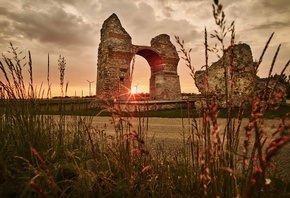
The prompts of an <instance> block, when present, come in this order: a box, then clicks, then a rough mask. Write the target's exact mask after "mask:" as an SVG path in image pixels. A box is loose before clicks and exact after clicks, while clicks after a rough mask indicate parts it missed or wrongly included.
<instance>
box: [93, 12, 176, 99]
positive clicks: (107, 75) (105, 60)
mask: <svg viewBox="0 0 290 198" xmlns="http://www.w3.org/2000/svg"><path fill="white" fill-rule="evenodd" d="M135 55H139V56H142V57H143V58H145V59H146V60H147V62H148V64H149V66H150V70H151V75H150V81H149V84H150V88H149V92H150V99H152V100H176V99H180V96H181V90H180V82H179V76H178V74H177V65H178V62H179V56H178V54H177V51H176V48H175V46H174V45H173V44H172V43H171V42H170V37H169V36H168V35H166V34H160V35H158V36H156V37H154V38H153V39H152V40H151V46H141V45H134V44H132V39H131V36H130V35H129V34H128V33H127V32H126V30H125V29H124V28H123V27H122V25H121V22H120V20H119V19H118V17H117V15H116V14H112V15H111V16H110V17H109V18H108V19H107V20H105V22H104V24H103V26H102V29H101V42H100V44H99V50H98V65H97V97H101V98H105V99H120V100H126V99H127V98H128V97H129V95H130V89H131V78H130V76H131V73H130V63H131V61H132V59H133V57H134V56H135ZM133 75H134V74H133Z"/></svg>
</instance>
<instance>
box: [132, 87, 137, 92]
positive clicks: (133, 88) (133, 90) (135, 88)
mask: <svg viewBox="0 0 290 198" xmlns="http://www.w3.org/2000/svg"><path fill="white" fill-rule="evenodd" d="M136 93H137V87H136V86H132V87H131V94H136Z"/></svg>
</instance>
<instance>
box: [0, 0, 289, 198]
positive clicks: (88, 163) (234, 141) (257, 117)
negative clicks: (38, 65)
mask: <svg viewBox="0 0 290 198" xmlns="http://www.w3.org/2000/svg"><path fill="white" fill-rule="evenodd" d="M213 10H214V17H215V19H216V22H217V25H218V27H220V31H221V34H222V35H223V36H226V33H231V40H232V42H231V45H234V26H233V24H232V25H231V26H230V27H229V28H224V26H225V22H224V13H223V10H222V6H221V5H220V4H219V3H218V1H215V2H214V4H213ZM225 31H226V32H225ZM205 32H206V31H205ZM217 33H218V32H217ZM216 36H217V35H216ZM218 40H219V41H221V42H222V46H223V40H222V39H221V38H220V37H219V39H218ZM177 42H178V43H179V44H180V45H181V51H182V52H183V55H184V59H185V60H187V61H188V67H189V68H190V72H191V74H192V75H193V74H194V68H192V66H191V60H190V57H189V54H188V52H187V51H186V50H185V49H184V46H183V43H182V42H180V40H178V39H177ZM267 46H268V43H267V45H266V47H267ZM205 49H206V57H207V56H208V54H207V52H208V51H209V49H208V46H207V34H206V33H205ZM223 50H224V49H223ZM10 51H11V52H12V58H7V57H3V62H0V69H1V71H2V74H3V76H4V79H5V80H4V81H0V87H1V95H2V96H4V98H5V99H7V100H5V106H4V105H3V104H1V105H2V106H3V109H2V110H1V111H0V145H1V150H0V197H81V196H83V197H288V196H289V194H290V185H289V181H287V180H283V179H282V177H280V176H279V175H278V174H276V173H275V169H274V168H273V167H274V165H273V164H275V161H274V160H273V159H274V158H273V157H274V156H275V155H277V154H278V153H279V151H280V150H281V149H283V147H284V146H285V145H286V144H287V143H288V142H289V140H290V139H289V129H290V125H289V123H287V119H286V118H287V116H288V113H287V112H288V110H289V106H286V107H287V108H281V109H280V111H275V117H276V116H279V119H280V120H279V123H280V124H279V127H278V128H275V129H273V132H269V131H267V133H266V132H265V131H264V130H263V121H264V118H265V116H267V112H269V110H270V114H269V116H271V115H273V112H271V108H270V107H271V105H270V104H271V103H270V101H273V100H277V99H278V98H279V97H281V96H282V95H283V94H282V93H281V94H276V95H271V93H272V92H271V90H265V94H268V97H260V96H259V95H256V96H253V101H252V104H251V106H250V110H246V109H245V108H244V107H243V106H241V107H240V108H239V109H234V108H233V107H232V106H231V102H230V101H229V102H228V106H227V108H226V109H225V110H220V109H219V108H218V105H217V102H216V101H215V98H214V97H212V96H210V95H206V100H205V106H203V107H202V108H201V109H199V111H196V110H194V109H191V108H189V109H185V110H178V111H172V112H170V114H171V113H172V114H173V113H174V112H177V113H179V114H181V113H182V115H184V116H187V117H188V120H189V122H190V126H191V128H190V130H189V131H187V132H184V133H183V134H180V135H181V136H182V138H183V145H182V146H181V147H176V148H175V149H173V150H170V151H168V148H166V147H165V146H164V145H163V144H159V143H156V144H155V143H154V141H152V142H151V144H150V145H149V144H148V142H147V139H146V133H147V131H146V130H147V126H148V124H150V123H148V122H147V121H148V120H147V119H146V118H147V116H148V115H149V113H148V112H145V113H144V112H136V114H131V113H127V114H126V116H124V114H123V112H122V111H121V110H120V109H119V108H118V107H111V106H106V110H107V111H108V112H110V115H111V124H112V125H113V126H114V127H115V134H114V135H109V134H106V130H105V127H100V126H94V125H92V116H86V117H82V116H75V117H73V121H72V122H68V120H67V117H66V116H65V111H64V108H63V106H61V107H60V109H59V112H60V113H59V116H57V117H56V116H52V115H43V114H40V113H39V112H38V111H37V105H38V103H37V99H36V98H37V96H39V94H37V93H36V91H35V88H34V85H33V75H32V61H31V56H30V53H28V61H27V63H28V68H29V69H28V71H29V82H28V84H29V85H28V86H26V83H25V79H24V77H23V76H24V75H23V72H22V68H23V64H22V62H23V59H22V58H21V57H19V53H18V52H17V49H16V48H14V47H13V45H12V44H11V49H10ZM206 60H207V58H206ZM260 60H262V56H261V59H260ZM288 64H289V62H288V63H287V64H286V66H285V68H286V67H287V66H288ZM206 65H207V63H206ZM230 67H231V66H230V65H229V66H228V67H226V69H228V68H230ZM48 71H49V69H48ZM59 71H60V86H61V95H62V96H64V95H65V91H66V89H67V86H68V84H65V83H64V74H65V60H64V58H63V57H60V59H59ZM270 71H271V69H270ZM284 71H285V70H283V71H282V72H281V74H283V72H284ZM228 75H231V74H230V73H229V74H228ZM270 75H271V72H269V76H270ZM48 76H49V74H48ZM229 79H230V78H229ZM205 83H206V76H205ZM48 84H49V80H48ZM39 92H42V91H39ZM226 94H227V95H228V96H231V89H228V90H226ZM257 94H258V93H257ZM47 95H49V90H48V94H47ZM229 98H230V97H229ZM266 98H267V99H266ZM3 101H4V100H1V101H0V102H3ZM7 101H8V102H7ZM284 110H285V111H284ZM245 112H248V113H245ZM158 113H159V115H160V114H161V113H162V112H158ZM166 114H169V113H168V112H167V113H166ZM132 116H135V117H137V118H138V123H137V125H133V124H132V123H131V117H132ZM246 116H248V119H247V122H248V124H247V126H246V127H245V128H244V129H242V128H241V127H240V126H241V125H240V123H241V121H242V120H243V118H244V117H246ZM197 117H199V118H197ZM220 117H225V118H226V120H227V124H226V126H225V128H224V129H220V128H219V126H218V124H217V123H218V122H217V119H218V118H220ZM181 127H182V126H181ZM268 134H271V135H270V136H269V135H268Z"/></svg>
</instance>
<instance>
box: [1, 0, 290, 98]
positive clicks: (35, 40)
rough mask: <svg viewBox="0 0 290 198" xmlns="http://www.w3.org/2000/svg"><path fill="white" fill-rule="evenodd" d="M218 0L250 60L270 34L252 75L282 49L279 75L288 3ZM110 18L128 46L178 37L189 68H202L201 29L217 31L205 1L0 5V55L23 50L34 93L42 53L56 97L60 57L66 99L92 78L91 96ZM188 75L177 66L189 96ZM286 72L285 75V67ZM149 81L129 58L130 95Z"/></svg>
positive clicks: (263, 71) (59, 0)
mask: <svg viewBox="0 0 290 198" xmlns="http://www.w3.org/2000/svg"><path fill="white" fill-rule="evenodd" d="M220 3H221V4H222V5H223V8H224V11H225V14H226V20H227V25H228V26H229V25H230V24H231V22H232V21H235V29H236V42H237V43H247V44H248V45H250V46H251V49H252V53H253V58H254V60H258V59H259V57H260V54H261V53H262V50H263V48H264V46H265V44H266V41H267V40H268V38H269V37H270V35H271V33H272V32H275V35H274V38H273V39H272V42H271V43H270V46H269V48H268V51H267V52H266V55H265V58H264V59H263V63H262V65H261V66H260V69H259V73H258V75H259V76H260V77H266V76H267V75H268V71H269V67H270V65H271V60H272V58H273V56H274V54H275V51H276V49H277V47H278V45H279V44H282V46H281V49H280V53H279V56H278V59H277V61H276V66H275V69H274V73H280V71H281V69H282V68H283V67H284V65H285V64H286V63H287V61H288V60H289V58H290V36H289V33H290V14H289V13H290V2H289V0H275V1H273V0H220ZM112 13H116V14H117V16H118V17H119V19H120V21H121V23H122V26H123V27H124V28H125V30H126V31H127V32H128V33H129V34H130V35H131V37H132V42H133V44H135V45H147V46H150V41H151V39H152V38H153V37H155V36H157V35H159V34H163V33H165V34H168V35H170V38H171V42H172V43H174V44H175V45H176V47H177V50H178V49H180V48H179V47H178V45H177V44H176V41H175V38H174V36H175V35H176V36H179V37H180V38H181V39H182V40H184V42H185V48H187V49H190V48H192V51H191V58H192V65H193V66H194V67H195V69H196V70H200V69H201V67H202V66H203V65H205V58H204V29H205V27H206V28H207V31H208V33H209V34H210V33H213V31H214V30H217V29H218V27H217V26H216V25H215V24H214V18H213V16H212V1H210V0H81V1H80V0H50V1H47V0H13V1H11V0H0V27H1V30H0V52H1V53H2V54H4V55H5V56H10V54H9V53H8V52H7V51H8V50H9V46H10V44H9V43H10V42H12V44H13V45H14V46H15V47H18V50H19V51H22V55H23V56H24V55H27V52H28V50H30V52H31V54H32V61H33V75H34V84H35V86H36V88H38V90H42V91H39V93H43V92H46V91H47V84H48V83H47V80H46V79H47V62H48V54H49V57H50V83H51V84H52V85H51V86H52V95H53V96H58V95H60V93H61V89H60V82H59V70H58V65H57V63H58V58H59V55H61V56H63V57H64V58H65V59H66V69H65V79H64V81H65V82H69V84H68V90H67V95H69V96H86V95H89V84H90V83H89V82H88V81H90V82H92V81H95V82H92V83H91V92H92V94H95V89H96V84H95V83H96V70H97V56H98V54H97V52H98V46H99V42H100V29H101V27H102V24H103V22H104V20H106V19H107V18H108V17H109V16H110V15H111V14H112ZM209 43H210V44H211V45H214V44H215V43H217V41H216V40H214V39H210V40H209ZM228 44H229V43H226V46H227V45H228ZM214 61H217V57H216V55H215V54H210V62H214ZM23 62H25V60H23ZM25 67H26V68H27V66H25ZM27 70H28V68H27V69H24V71H25V72H26V71H27ZM189 72H190V71H189V69H188V68H187V67H186V66H185V63H184V62H183V61H180V62H179V65H178V74H179V77H180V83H181V91H182V92H186V93H192V92H193V93H197V92H198V90H197V89H196V87H195V84H194V81H193V79H192V78H191V76H190V75H189ZM286 75H290V69H287V70H286ZM0 77H1V76H0ZM1 78H2V77H1ZM149 78H150V68H149V65H148V63H147V62H146V61H145V59H144V58H142V57H137V59H136V63H135V69H134V75H133V85H132V86H133V87H135V88H136V87H137V88H138V89H137V91H138V92H148V85H149Z"/></svg>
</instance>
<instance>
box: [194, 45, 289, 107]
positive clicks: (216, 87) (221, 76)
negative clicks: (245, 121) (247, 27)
mask: <svg viewBox="0 0 290 198" xmlns="http://www.w3.org/2000/svg"><path fill="white" fill-rule="evenodd" d="M229 54H232V73H233V76H232V81H233V94H232V99H233V100H232V105H233V106H236V107H238V106H239V105H240V102H242V101H243V102H244V104H245V105H247V104H249V103H250V102H251V99H252V98H253V96H254V94H255V93H261V92H262V91H263V90H264V87H265V82H266V80H265V79H260V78H259V77H258V76H257V75H256V69H255V66H256V63H255V62H254V61H253V57H252V51H251V48H250V46H249V45H247V44H237V45H235V46H234V49H233V51H232V53H231V52H230V50H229V48H228V49H227V50H226V51H225V53H224V55H223V56H222V57H221V58H220V59H219V60H218V61H217V62H215V63H213V64H212V65H211V66H209V67H208V69H207V70H200V71H196V73H195V76H194V79H195V84H196V87H197V88H198V89H199V91H200V92H201V94H202V95H205V91H206V83H205V81H204V76H205V74H206V72H207V73H208V77H207V81H208V93H209V94H210V95H213V96H215V97H216V98H217V101H218V104H219V107H221V108H225V107H226V106H227V104H226V94H225V89H226V85H225V69H224V66H225V65H226V66H227V65H229ZM274 85H275V80H274V79H271V80H270V82H269V84H268V90H271V89H272V88H273V87H274ZM229 87H230V85H229V84H228V90H229V89H230V88H229ZM285 88H286V87H285V86H284V85H283V84H281V83H278V86H277V87H276V89H275V92H274V93H278V92H281V91H283V90H285ZM284 95H285V94H284ZM285 101H286V99H285V97H282V98H281V99H280V100H279V101H275V102H276V103H278V104H281V103H284V102H285Z"/></svg>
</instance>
